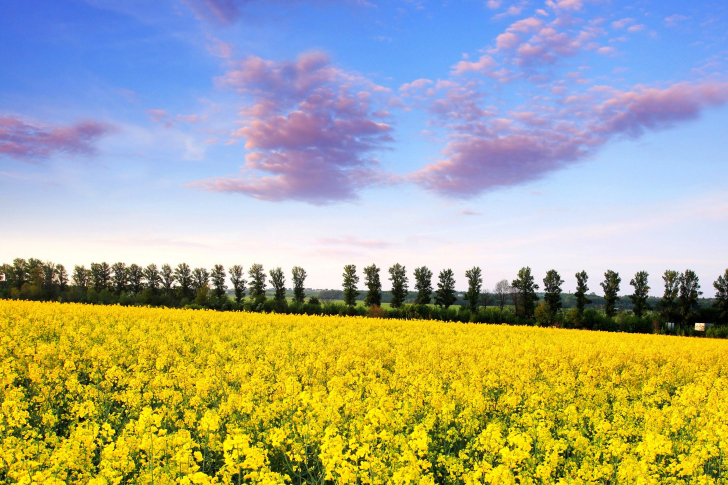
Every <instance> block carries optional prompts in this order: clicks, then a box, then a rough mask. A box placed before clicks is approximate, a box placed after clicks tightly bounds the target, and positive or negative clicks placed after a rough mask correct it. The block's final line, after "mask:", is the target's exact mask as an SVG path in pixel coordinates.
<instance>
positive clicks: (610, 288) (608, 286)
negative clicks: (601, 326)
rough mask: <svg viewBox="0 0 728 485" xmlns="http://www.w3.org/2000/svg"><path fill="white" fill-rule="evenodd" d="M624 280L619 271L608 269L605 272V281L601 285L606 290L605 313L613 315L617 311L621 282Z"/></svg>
mask: <svg viewBox="0 0 728 485" xmlns="http://www.w3.org/2000/svg"><path fill="white" fill-rule="evenodd" d="M621 282H622V278H620V277H619V273H616V272H614V271H612V270H611V269H610V270H607V272H606V273H604V281H603V282H602V283H600V284H599V285H600V286H601V287H602V290H604V313H605V314H606V315H607V316H608V317H613V316H614V314H615V313H616V309H615V307H616V304H617V302H618V301H619V296H618V295H617V293H619V284H620V283H621Z"/></svg>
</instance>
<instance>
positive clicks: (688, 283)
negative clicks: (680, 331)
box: [677, 269, 703, 324]
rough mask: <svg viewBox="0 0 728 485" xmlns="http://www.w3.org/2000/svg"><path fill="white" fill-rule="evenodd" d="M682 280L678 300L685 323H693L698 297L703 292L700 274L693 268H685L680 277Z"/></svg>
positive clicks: (680, 280)
mask: <svg viewBox="0 0 728 485" xmlns="http://www.w3.org/2000/svg"><path fill="white" fill-rule="evenodd" d="M678 280H679V282H680V293H679V294H678V297H677V300H678V304H679V307H680V315H681V316H682V322H683V323H684V324H687V323H691V320H692V317H693V315H694V314H695V311H696V310H697V307H698V298H699V297H700V295H702V294H703V292H702V291H700V282H699V280H698V275H696V274H695V272H694V271H692V270H689V269H688V270H685V272H684V273H683V274H681V275H680V277H679V278H678Z"/></svg>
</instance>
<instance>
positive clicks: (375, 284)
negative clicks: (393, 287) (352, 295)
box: [364, 264, 382, 307]
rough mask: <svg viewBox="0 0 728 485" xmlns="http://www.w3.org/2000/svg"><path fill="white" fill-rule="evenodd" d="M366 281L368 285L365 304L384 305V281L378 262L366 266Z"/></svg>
mask: <svg viewBox="0 0 728 485" xmlns="http://www.w3.org/2000/svg"><path fill="white" fill-rule="evenodd" d="M364 283H365V284H366V285H367V296H366V297H365V298H364V305H366V306H367V307H370V306H372V305H377V306H382V282H381V280H380V279H379V268H377V265H376V264H372V265H371V266H367V267H366V268H364Z"/></svg>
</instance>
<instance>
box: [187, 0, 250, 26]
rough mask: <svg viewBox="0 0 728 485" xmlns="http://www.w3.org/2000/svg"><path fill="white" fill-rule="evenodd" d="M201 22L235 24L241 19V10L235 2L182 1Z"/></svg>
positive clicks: (216, 0)
mask: <svg viewBox="0 0 728 485" xmlns="http://www.w3.org/2000/svg"><path fill="white" fill-rule="evenodd" d="M182 1H183V2H184V3H186V4H187V6H188V7H189V8H190V10H192V13H194V14H195V16H196V17H197V18H198V19H200V20H207V21H212V22H216V23H220V24H223V25H228V24H231V23H233V22H235V21H236V20H237V19H238V18H239V17H240V9H239V8H238V6H237V3H238V2H236V1H235V0H182Z"/></svg>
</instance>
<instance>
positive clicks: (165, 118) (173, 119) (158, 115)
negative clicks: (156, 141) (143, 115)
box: [147, 109, 206, 128]
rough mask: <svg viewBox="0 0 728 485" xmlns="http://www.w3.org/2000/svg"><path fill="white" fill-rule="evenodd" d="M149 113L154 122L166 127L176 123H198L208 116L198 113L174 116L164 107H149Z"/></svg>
mask: <svg viewBox="0 0 728 485" xmlns="http://www.w3.org/2000/svg"><path fill="white" fill-rule="evenodd" d="M147 114H148V115H149V119H150V120H151V121H152V122H153V123H161V124H163V125H164V126H165V128H171V127H172V126H173V125H174V124H175V123H197V122H199V121H204V120H205V118H206V117H205V116H202V117H201V116H199V115H196V114H192V115H182V114H179V115H177V116H172V115H170V114H169V113H167V112H166V111H165V110H163V109H148V110H147Z"/></svg>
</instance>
